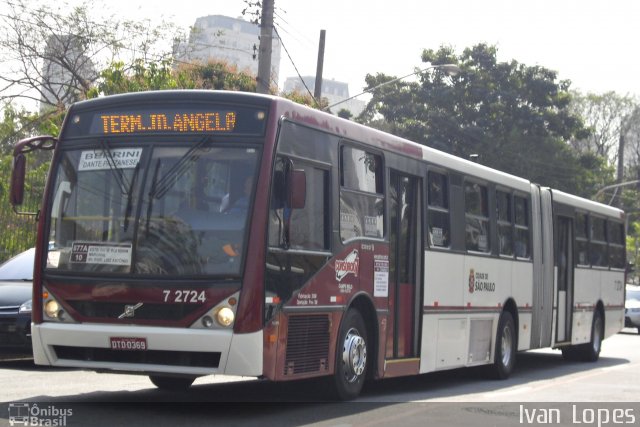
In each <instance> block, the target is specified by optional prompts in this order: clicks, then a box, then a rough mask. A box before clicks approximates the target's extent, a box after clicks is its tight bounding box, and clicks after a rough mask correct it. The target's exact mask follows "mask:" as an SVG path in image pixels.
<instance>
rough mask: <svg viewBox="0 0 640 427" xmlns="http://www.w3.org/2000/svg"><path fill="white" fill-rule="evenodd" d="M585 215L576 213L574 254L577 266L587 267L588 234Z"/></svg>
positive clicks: (588, 263)
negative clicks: (575, 254)
mask: <svg viewBox="0 0 640 427" xmlns="http://www.w3.org/2000/svg"><path fill="white" fill-rule="evenodd" d="M587 224H588V216H587V214H586V213H582V212H578V213H576V253H577V263H578V265H584V266H588V265H590V262H589V232H588V228H587Z"/></svg>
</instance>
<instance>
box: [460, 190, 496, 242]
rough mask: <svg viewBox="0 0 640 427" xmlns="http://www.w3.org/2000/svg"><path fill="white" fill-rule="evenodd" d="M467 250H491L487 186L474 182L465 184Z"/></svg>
mask: <svg viewBox="0 0 640 427" xmlns="http://www.w3.org/2000/svg"><path fill="white" fill-rule="evenodd" d="M464 202H465V217H466V226H465V230H466V236H467V237H466V241H467V250H468V251H474V252H489V251H490V250H491V246H490V244H489V243H490V242H489V208H488V206H489V205H488V199H487V187H486V186H484V185H480V184H477V183H474V182H465V184H464Z"/></svg>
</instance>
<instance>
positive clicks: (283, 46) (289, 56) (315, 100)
mask: <svg viewBox="0 0 640 427" xmlns="http://www.w3.org/2000/svg"><path fill="white" fill-rule="evenodd" d="M273 30H274V31H275V32H276V34H277V35H278V38H279V39H280V43H281V44H282V48H283V49H284V51H285V52H286V54H287V57H288V58H289V61H291V65H293V68H294V69H295V70H296V74H298V77H299V78H300V81H301V82H302V84H303V85H304V87H305V89H306V90H307V93H309V96H310V97H311V99H313V102H314V103H315V104H316V106H317V107H319V106H320V103H319V102H318V100H317V99H316V98H315V96H313V93H311V91H310V90H309V88H308V87H307V84H306V83H305V82H304V79H303V78H302V76H301V75H300V71H298V67H297V66H296V63H295V62H294V61H293V58H291V55H290V54H289V50H288V49H287V47H286V46H285V45H284V42H283V41H282V37H280V34H279V33H278V30H277V29H276V28H275V26H274V27H273Z"/></svg>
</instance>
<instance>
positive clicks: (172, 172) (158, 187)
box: [149, 136, 211, 199]
mask: <svg viewBox="0 0 640 427" xmlns="http://www.w3.org/2000/svg"><path fill="white" fill-rule="evenodd" d="M210 141H211V137H210V136H206V137H204V138H203V139H202V140H200V142H198V143H197V144H196V145H194V146H193V147H191V148H190V149H189V151H187V152H186V153H184V155H183V156H182V157H180V159H179V160H178V161H177V162H176V163H175V164H174V165H173V166H172V167H171V168H170V169H169V170H168V171H167V173H166V174H164V175H163V176H162V178H160V180H159V181H156V180H155V179H154V181H153V185H152V187H151V190H150V191H149V197H150V198H152V199H153V198H156V199H159V198H161V197H162V196H164V195H165V194H167V192H168V191H169V190H170V189H171V187H173V185H174V184H175V181H176V180H177V179H178V178H180V177H181V176H182V175H183V174H184V173H185V172H187V171H188V170H189V167H190V166H191V164H192V163H194V162H196V161H198V159H199V158H200V156H201V155H202V153H199V152H198V151H199V150H200V149H201V148H202V147H203V146H204V145H205V144H206V143H207V142H210Z"/></svg>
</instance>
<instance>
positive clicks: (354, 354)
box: [332, 309, 368, 400]
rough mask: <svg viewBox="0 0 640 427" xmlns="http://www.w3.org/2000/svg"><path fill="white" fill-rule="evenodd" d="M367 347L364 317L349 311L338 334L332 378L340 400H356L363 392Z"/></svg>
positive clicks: (354, 311)
mask: <svg viewBox="0 0 640 427" xmlns="http://www.w3.org/2000/svg"><path fill="white" fill-rule="evenodd" d="M367 345H368V344H367V329H366V326H365V324H364V320H363V319H362V315H361V314H360V312H359V311H358V310H356V309H350V310H348V311H347V314H346V315H345V317H344V319H343V321H342V325H341V326H340V333H339V334H338V342H337V345H336V368H335V373H334V375H333V378H332V385H333V387H332V389H333V391H334V392H335V395H336V396H337V397H338V398H339V399H340V400H351V399H355V398H356V397H357V396H358V395H359V394H360V391H361V390H362V386H363V385H364V381H365V377H366V375H367V369H368V359H367Z"/></svg>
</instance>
